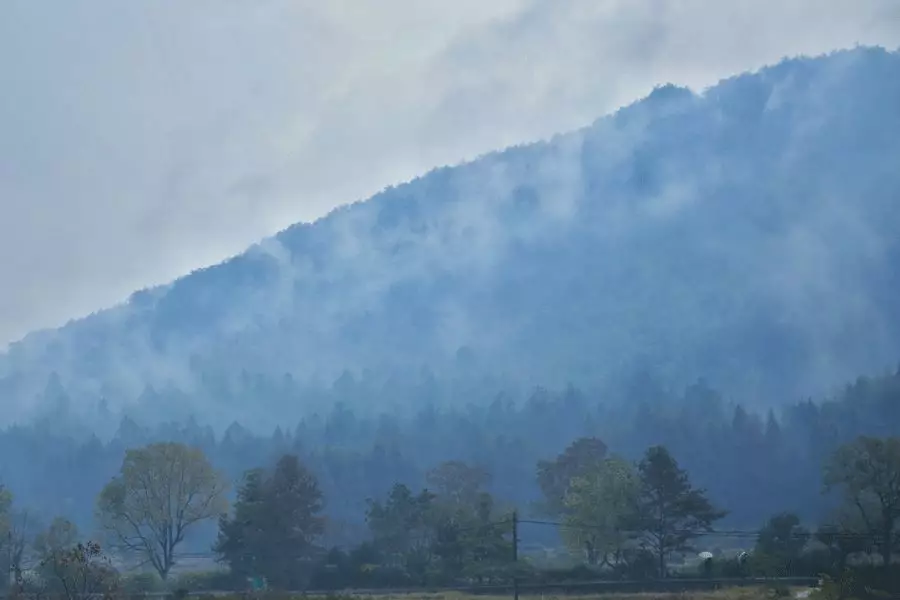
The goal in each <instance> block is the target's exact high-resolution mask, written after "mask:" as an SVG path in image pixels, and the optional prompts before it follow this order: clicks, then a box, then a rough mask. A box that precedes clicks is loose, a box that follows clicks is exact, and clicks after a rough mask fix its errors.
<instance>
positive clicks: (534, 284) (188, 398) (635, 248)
mask: <svg viewBox="0 0 900 600" xmlns="http://www.w3.org/2000/svg"><path fill="white" fill-rule="evenodd" d="M898 131H900V54H898V53H897V52H887V51H884V50H881V49H867V48H863V49H855V50H850V51H842V52H837V53H834V54H831V55H828V56H824V57H818V58H802V59H791V60H786V61H783V62H782V63H780V64H778V65H775V66H772V67H769V68H766V69H763V70H761V71H760V72H757V73H750V74H743V75H740V76H738V77H734V78H732V79H728V80H725V81H722V82H721V83H719V84H718V85H716V86H714V87H712V88H711V89H709V90H706V91H704V92H703V93H696V92H692V91H690V90H687V89H683V88H678V87H674V86H662V87H659V88H657V89H656V90H654V92H653V93H651V94H650V95H649V96H648V97H647V98H645V99H643V100H641V101H639V102H636V103H635V104H633V105H631V106H628V107H626V108H623V109H621V110H620V111H618V112H617V113H615V114H613V115H610V116H607V117H604V118H601V119H599V120H598V121H596V122H595V123H593V124H591V125H590V126H588V127H586V128H584V129H582V130H579V131H575V132H571V133H565V134H561V135H559V136H557V137H555V138H553V139H551V140H549V141H544V142H539V143H534V144H530V145H525V146H521V147H515V148H509V149H506V150H503V151H501V152H497V153H493V154H490V155H487V156H484V157H481V158H479V159H477V160H474V161H472V162H470V163H467V164H463V165H460V166H456V167H445V168H440V169H436V170H434V171H432V172H430V173H428V174H426V175H424V176H422V177H421V178H419V179H416V180H414V181H412V182H409V183H406V184H403V185H399V186H396V187H392V188H389V189H387V190H385V191H383V192H381V193H379V194H377V195H375V196H374V197H372V198H370V199H368V200H366V201H364V202H359V203H356V204H354V205H351V206H347V207H343V208H341V209H338V210H335V211H334V212H332V213H331V214H329V215H328V216H326V217H324V218H322V219H321V220H319V221H317V222H315V223H312V224H298V225H296V226H293V227H291V228H289V229H287V230H285V231H283V232H281V233H279V234H278V235H276V236H274V237H272V238H270V239H267V240H264V241H263V242H261V243H260V244H258V245H256V246H254V247H252V248H250V249H249V250H247V252H245V253H244V254H241V255H240V256H237V257H235V258H232V259H231V260H228V261H226V262H223V263H222V264H219V265H216V266H213V267H210V268H207V269H204V270H200V271H197V272H194V273H191V274H190V275H187V276H185V277H183V278H181V279H179V280H177V281H175V282H173V283H172V284H170V285H167V286H162V287H159V288H154V289H149V290H144V291H140V292H137V293H135V294H134V295H133V296H132V297H131V298H130V299H129V300H128V301H127V302H126V303H123V304H122V305H120V306H117V307H114V308H112V309H109V310H104V311H100V312H98V313H96V314H93V315H91V316H89V317H87V318H84V319H80V320H77V321H73V322H71V323H69V324H68V325H66V326H64V327H62V328H60V329H58V330H52V331H43V332H37V333H34V334H32V335H30V336H28V337H26V338H25V339H24V340H22V341H20V342H17V343H15V344H12V345H11V346H10V348H9V350H8V352H7V353H6V354H5V355H4V356H2V358H0V397H3V398H4V401H5V406H6V407H7V415H6V418H7V419H18V420H21V419H30V418H41V417H42V416H45V415H48V414H57V415H58V414H60V412H59V411H62V410H65V411H69V412H70V413H73V414H79V415H82V417H85V418H87V417H89V416H90V415H92V414H94V413H95V412H96V411H101V412H103V411H112V412H113V413H115V412H116V411H119V410H122V409H123V407H129V406H130V407H137V408H135V410H141V411H144V412H145V413H147V414H150V413H154V414H158V415H167V414H172V415H180V416H183V415H186V414H190V413H194V414H197V415H205V418H206V420H208V421H215V422H217V423H227V422H230V421H231V420H233V419H236V418H239V417H245V416H246V414H247V413H248V412H269V413H271V415H270V417H269V418H267V419H266V418H262V419H258V421H259V422H262V423H276V422H278V421H279V419H280V418H283V417H284V416H285V415H287V414H290V415H294V414H300V413H302V412H303V411H304V410H313V409H314V408H315V406H314V401H313V400H309V399H308V398H312V397H313V396H314V395H315V394H313V392H309V394H307V396H304V398H307V399H306V400H303V401H301V400H299V399H298V398H299V396H298V395H297V394H296V393H294V392H291V391H290V390H292V389H295V388H297V387H303V386H307V387H306V388H303V389H308V390H318V389H326V388H333V387H335V386H337V387H340V386H341V385H352V384H353V382H355V381H358V380H364V381H370V382H372V383H371V387H372V389H384V386H386V385H390V382H391V381H392V378H397V377H401V378H402V377H405V378H407V379H409V380H410V381H413V382H414V384H415V385H420V384H422V382H425V383H427V382H428V381H430V378H432V377H433V375H432V374H435V375H434V376H437V377H447V378H451V379H453V378H455V380H479V381H483V380H484V378H485V377H488V376H489V377H491V378H493V379H491V381H504V382H512V383H515V384H518V385H521V386H523V387H527V386H532V385H538V384H540V385H546V386H562V385H565V384H566V383H568V382H572V383H576V384H579V385H586V386H594V387H602V386H604V385H608V384H609V382H610V381H612V380H616V379H617V378H621V377H626V376H627V374H628V373H631V372H634V371H636V370H642V369H649V370H652V371H653V372H655V373H657V374H658V375H659V377H660V378H661V380H662V381H664V382H666V385H683V384H685V383H687V382H690V381H692V380H695V379H697V378H698V377H705V378H707V379H708V380H710V381H711V382H712V383H713V384H714V385H716V386H718V387H719V388H720V389H722V390H724V391H725V392H726V393H727V394H728V395H729V396H730V397H733V398H735V399H738V400H741V401H744V402H748V403H749V404H751V405H755V406H769V405H773V404H779V403H781V402H786V401H792V400H796V399H797V398H799V397H803V396H807V395H815V394H818V393H821V392H822V391H824V390H827V389H828V388H829V386H832V385H835V384H838V383H841V382H843V381H846V380H849V379H852V378H853V377H854V376H856V375H857V374H858V373H861V372H872V371H879V370H881V369H884V368H886V367H891V366H893V365H895V364H896V363H897V362H898V361H900V311H898V310H897V298H900V234H898V232H900V210H898V201H900V136H898V135H897V132H898ZM347 177H353V173H347ZM300 200H301V199H298V201H300ZM111 251H114V249H111ZM147 251H148V252H152V251H153V250H152V249H150V248H148V250H147ZM345 371H346V372H345ZM342 373H343V375H342ZM335 380H337V381H335ZM333 382H334V383H333ZM411 385H412V384H411ZM498 385H499V384H498ZM361 401H362V402H364V401H366V399H362V400H361ZM369 401H370V402H372V403H377V402H379V400H378V399H377V398H370V399H369ZM304 403H305V404H304ZM374 408H384V407H379V406H376V407H374ZM128 410H131V409H128ZM160 418H164V417H163V416H160ZM251 420H252V419H251ZM242 422H243V421H242Z"/></svg>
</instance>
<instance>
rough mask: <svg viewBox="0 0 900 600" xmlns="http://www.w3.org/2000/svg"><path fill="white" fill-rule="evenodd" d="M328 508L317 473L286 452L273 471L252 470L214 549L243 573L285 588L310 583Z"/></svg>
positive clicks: (221, 525) (235, 570) (222, 522)
mask: <svg viewBox="0 0 900 600" xmlns="http://www.w3.org/2000/svg"><path fill="white" fill-rule="evenodd" d="M323 509H324V500H323V496H322V492H321V490H320V489H319V483H318V481H317V480H316V477H315V476H314V475H313V474H312V473H311V472H310V471H309V470H308V469H307V468H306V467H305V466H304V465H303V464H302V463H301V462H300V460H299V459H298V458H297V457H296V456H295V455H292V454H286V455H284V456H282V457H281V458H280V459H279V460H278V462H277V463H276V465H275V468H274V470H273V471H272V472H271V473H266V472H265V471H262V470H259V469H257V470H253V471H250V472H248V473H247V475H246V477H245V479H244V484H243V485H242V486H241V489H240V490H239V491H238V499H237V502H236V503H235V507H234V515H233V516H232V518H230V519H229V518H227V517H222V518H221V519H220V521H219V537H218V539H217V541H216V544H215V546H214V547H213V549H214V551H215V552H216V553H217V554H218V555H219V557H220V560H222V561H223V562H227V563H228V564H229V566H230V567H231V569H232V572H233V573H234V574H235V575H237V576H243V577H259V576H262V577H265V578H266V581H267V582H268V583H269V584H270V585H272V586H273V587H275V588H279V589H292V588H296V587H304V586H305V585H306V583H307V582H308V577H309V575H310V572H311V565H312V561H313V560H314V559H315V558H316V557H317V556H318V555H319V554H320V552H321V548H320V547H319V545H318V541H319V538H320V537H321V536H322V534H323V533H324V531H325V519H324V517H323V516H322V514H321V513H322V510H323Z"/></svg>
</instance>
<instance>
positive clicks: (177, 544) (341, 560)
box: [0, 436, 900, 594]
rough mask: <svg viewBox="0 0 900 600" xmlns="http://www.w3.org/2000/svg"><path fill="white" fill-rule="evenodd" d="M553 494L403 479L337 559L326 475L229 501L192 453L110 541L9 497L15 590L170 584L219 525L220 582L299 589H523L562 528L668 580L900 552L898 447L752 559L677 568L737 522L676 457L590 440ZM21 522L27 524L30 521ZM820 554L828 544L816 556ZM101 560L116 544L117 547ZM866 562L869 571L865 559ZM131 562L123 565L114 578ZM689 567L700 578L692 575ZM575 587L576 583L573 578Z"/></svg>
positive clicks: (872, 459) (374, 504)
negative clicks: (534, 546) (37, 522)
mask: <svg viewBox="0 0 900 600" xmlns="http://www.w3.org/2000/svg"><path fill="white" fill-rule="evenodd" d="M534 476H535V478H536V481H537V483H538V487H539V488H540V490H541V497H540V499H539V501H537V502H535V503H534V504H533V505H531V506H515V505H513V504H510V503H507V502H504V501H502V500H500V499H497V498H495V497H494V496H493V495H492V494H491V493H490V492H489V491H487V490H486V486H487V484H488V482H489V481H490V479H491V475H490V473H489V472H488V471H486V470H485V469H483V468H481V467H479V466H477V465H471V464H467V463H465V462H462V461H446V462H444V463H442V464H439V465H438V466H436V467H435V468H433V469H431V470H430V471H429V472H428V475H427V478H426V479H427V485H426V486H425V487H423V488H422V489H419V490H415V489H411V488H410V487H408V486H407V485H405V484H403V483H394V484H393V485H392V487H391V488H390V490H389V492H388V493H387V494H385V495H384V496H383V497H381V498H370V499H369V500H368V501H367V507H366V510H365V515H364V520H365V522H366V524H367V528H368V532H367V535H366V536H365V539H364V540H362V541H361V542H359V543H357V544H354V545H351V546H348V547H337V546H332V547H329V546H328V545H327V543H326V539H325V533H326V531H327V529H328V527H329V525H330V523H329V519H328V517H327V514H326V512H325V507H326V498H325V496H324V494H323V492H322V490H321V488H320V485H319V482H318V480H317V477H316V476H315V474H314V473H313V472H312V471H311V470H310V469H309V468H308V467H307V466H306V465H305V464H304V463H303V461H302V460H301V459H300V458H299V457H298V456H297V455H295V454H284V455H283V456H281V457H280V458H279V459H278V460H277V461H275V463H274V465H271V466H268V467H260V468H254V469H250V470H248V471H247V472H246V473H244V475H243V477H242V478H241V480H240V481H239V484H238V486H237V490H236V496H235V498H234V501H233V502H231V503H230V506H229V502H228V493H227V491H228V488H229V480H228V477H227V476H226V475H225V474H223V473H222V472H221V471H219V470H217V469H216V468H215V467H214V466H213V464H212V463H211V462H210V460H209V459H208V457H207V456H206V455H205V454H204V453H203V451H202V450H201V449H199V448H197V447H191V446H190V445H187V444H183V443H178V442H159V443H152V444H149V445H146V446H143V447H140V448H135V449H131V450H128V451H127V453H126V455H125V458H124V460H123V462H122V464H121V465H120V469H119V472H118V473H117V474H116V475H115V476H114V477H113V478H111V480H110V481H108V482H107V483H106V485H105V486H104V487H103V489H102V491H101V492H100V494H99V495H98V497H97V499H96V503H95V516H96V520H97V523H98V525H99V532H98V533H97V534H96V535H92V536H87V537H85V536H82V535H81V534H79V532H78V529H77V527H76V526H75V525H74V524H72V523H71V522H70V521H68V520H66V519H65V518H62V517H60V518H57V519H56V520H54V521H53V523H52V524H51V525H50V526H49V527H48V528H47V529H46V530H42V531H36V532H35V531H29V529H28V528H27V526H24V525H23V523H22V521H21V519H18V520H17V518H16V516H15V515H16V514H17V513H16V511H15V510H14V502H13V497H12V495H11V493H10V492H9V491H8V490H6V489H5V488H4V489H3V492H2V495H0V499H2V504H0V511H2V527H3V528H4V529H5V530H6V534H7V535H6V536H4V537H5V538H6V539H7V542H6V543H7V544H8V546H7V547H6V548H5V550H6V551H7V552H6V553H5V554H7V556H8V560H9V561H10V564H9V565H8V566H9V571H8V572H9V573H10V581H9V585H10V587H11V589H14V590H27V589H30V588H34V587H35V586H37V587H41V586H43V587H44V588H48V587H53V588H54V589H56V590H57V591H60V592H64V593H66V594H70V592H71V591H72V590H82V592H81V593H86V592H85V590H88V591H90V590H93V591H94V592H96V591H97V590H107V591H108V590H109V589H111V587H112V586H114V585H119V584H121V578H120V577H119V574H120V573H119V571H120V570H121V569H125V570H127V569H129V568H133V565H137V566H138V567H145V568H146V569H149V570H150V571H151V572H154V573H155V574H156V576H158V578H159V579H160V580H162V581H166V580H168V579H170V577H171V576H172V573H173V569H174V568H175V567H176V566H177V565H178V561H179V556H180V550H182V549H183V545H184V541H185V539H186V538H187V537H188V536H189V535H190V533H191V532H192V530H194V529H196V528H198V527H200V526H201V525H202V524H203V523H204V522H216V523H217V525H218V534H217V538H216V540H215V542H214V543H213V544H212V547H211V548H210V555H211V556H214V557H215V558H216V560H217V561H218V562H220V563H221V564H223V565H224V566H226V567H227V570H226V571H223V572H221V573H217V574H216V575H215V578H216V580H215V582H212V581H209V582H207V584H206V585H214V584H217V585H218V586H221V587H230V588H242V587H244V586H246V585H251V586H254V585H260V582H263V583H264V585H266V586H269V587H273V588H277V589H285V590H298V589H308V588H310V587H317V588H350V587H378V586H404V585H405V586H424V585H452V584H461V583H465V584H490V583H496V582H503V581H508V580H509V579H510V578H511V577H514V576H515V577H517V578H525V579H528V578H531V579H540V578H547V577H551V576H553V575H552V573H553V569H552V568H551V565H548V564H547V563H546V562H544V563H542V562H541V561H540V560H538V559H536V558H534V557H529V556H523V557H522V560H513V556H514V553H513V545H514V544H516V543H517V541H518V538H514V537H513V536H514V531H515V527H516V525H518V524H525V523H533V524H552V525H554V526H555V527H557V528H558V530H559V532H560V534H561V537H562V540H563V542H564V544H565V546H566V548H567V549H568V557H569V561H568V566H569V567H570V568H571V567H572V566H576V565H580V568H581V569H583V572H582V575H581V576H586V575H585V573H587V576H591V577H606V578H618V579H625V578H666V577H670V576H679V575H684V574H685V573H688V574H691V575H697V574H698V573H699V574H701V575H711V574H712V573H713V572H714V571H716V570H718V571H722V572H726V573H728V574H731V575H736V576H740V575H744V576H746V575H749V574H764V575H776V574H787V573H797V572H799V571H801V570H802V569H804V568H805V569H806V570H807V571H806V572H807V573H811V574H819V573H823V572H833V573H836V574H841V573H844V572H845V571H846V570H847V569H848V568H850V567H852V566H853V565H854V564H858V563H859V560H860V558H863V559H867V560H868V561H869V562H870V563H871V562H872V560H873V557H876V556H877V557H880V560H881V564H882V566H883V567H884V568H883V570H884V571H885V572H887V571H888V569H889V567H890V565H891V558H892V556H893V554H894V551H895V549H896V548H897V544H898V543H900V527H898V520H900V438H897V437H888V438H878V437H866V436H861V437H859V438H857V439H855V440H853V441H851V442H849V443H846V444H844V445H842V446H840V447H839V448H838V449H837V450H836V451H835V452H834V453H833V454H832V455H831V456H830V458H829V459H828V461H827V462H826V464H825V465H824V468H823V472H822V486H823V487H822V489H823V491H824V492H825V493H828V494H831V495H833V496H834V498H835V499H836V500H837V502H836V503H835V504H834V511H833V513H832V514H831V516H830V518H829V519H827V520H826V521H824V522H822V523H820V524H818V527H816V529H815V531H811V530H810V529H807V528H806V527H804V525H803V523H802V522H801V520H800V518H799V517H798V516H797V515H795V514H791V513H789V512H780V513H778V514H775V515H773V516H771V518H769V519H768V520H767V522H766V523H765V524H764V525H763V526H762V528H761V529H759V531H758V532H755V535H754V537H755V539H754V543H755V545H754V547H753V548H752V550H751V551H750V552H744V553H742V554H739V555H734V556H722V555H719V556H717V555H716V553H715V552H708V553H707V554H701V555H699V559H700V560H699V561H695V564H690V562H689V563H688V564H687V566H684V565H683V564H682V563H680V562H679V561H678V560H677V559H678V558H679V557H681V558H684V557H688V558H690V557H692V556H695V555H696V553H697V551H698V550H700V549H702V548H706V549H707V550H710V549H713V550H714V547H713V546H711V545H710V543H709V541H708V539H710V538H715V537H716V536H720V537H721V536H726V537H727V536H728V535H729V532H728V531H727V530H725V529H722V528H720V527H717V524H719V523H721V521H722V520H723V518H724V517H725V516H726V515H727V510H726V509H725V508H723V507H721V506H718V505H716V504H715V503H714V502H713V501H712V500H711V499H710V498H709V496H708V493H707V491H706V490H705V489H703V488H701V487H698V486H697V485H695V483H694V482H692V481H691V477H690V476H689V474H688V472H687V471H686V470H685V469H684V468H683V467H682V466H681V465H680V464H679V462H678V461H677V460H676V458H675V457H674V456H673V455H672V453H671V452H670V451H669V450H668V449H667V448H666V447H664V446H652V447H650V448H648V449H647V450H646V451H645V452H644V453H643V456H642V457H641V458H640V460H638V461H629V460H626V459H624V458H622V457H621V456H620V455H617V454H615V453H613V452H611V451H610V450H609V448H608V447H607V445H606V444H605V443H604V442H603V441H602V440H600V439H598V438H595V437H582V438H578V439H576V440H574V441H573V442H572V443H571V444H569V445H568V446H567V447H566V448H565V449H564V451H563V452H561V453H560V454H558V455H557V456H555V457H554V458H552V459H547V460H542V461H540V462H538V464H537V465H536V468H535V471H534ZM18 514H19V515H21V514H23V513H18ZM812 542H815V543H816V544H815V547H812ZM101 548H102V549H101ZM854 561H856V562H854ZM114 565H115V566H114ZM685 569H687V571H686V570H685ZM567 576H569V577H572V576H574V575H573V573H572V572H571V570H570V571H569V572H568V575H567Z"/></svg>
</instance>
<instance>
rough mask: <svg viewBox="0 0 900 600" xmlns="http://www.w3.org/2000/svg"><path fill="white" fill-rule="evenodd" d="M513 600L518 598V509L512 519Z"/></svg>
mask: <svg viewBox="0 0 900 600" xmlns="http://www.w3.org/2000/svg"><path fill="white" fill-rule="evenodd" d="M512 559H513V600H519V511H516V510H514V511H513V519H512Z"/></svg>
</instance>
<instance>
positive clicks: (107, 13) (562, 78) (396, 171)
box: [0, 0, 900, 342]
mask: <svg viewBox="0 0 900 600" xmlns="http://www.w3.org/2000/svg"><path fill="white" fill-rule="evenodd" d="M0 10H2V13H0V72H2V73H3V74H4V80H3V88H4V94H3V98H2V100H0V131H3V135H2V136H0V174H2V176H0V215H2V218H0V252H2V254H3V256H4V257H5V259H4V261H2V264H0V280H2V281H3V282H4V289H5V290H13V292H12V293H4V294H3V295H2V299H0V340H2V341H4V342H5V341H11V340H14V339H17V338H19V337H21V336H22V335H24V334H25V333H27V332H28V331H30V330H33V329H38V328H43V327H49V326H55V325H58V324H61V323H63V322H64V321H66V320H68V319H69V318H72V317H77V316H81V315H84V314H87V313H89V312H92V311H94V310H97V309H99V308H102V307H105V306H110V305H112V304H115V303H116V302H118V301H120V300H122V299H124V298H125V297H127V296H128V294H130V293H131V292H132V291H134V290H135V289H138V288H141V287H145V286H147V285H150V284H156V283H164V282H167V281H170V280H172V279H174V278H175V277H177V276H179V275H182V274H184V273H186V272H188V271H189V270H191V269H194V268H197V267H200V266H204V265H209V264H213V263H216V262H218V261H219V260H221V259H223V258H225V257H227V256H229V255H233V254H236V253H238V252H240V251H242V250H243V249H244V248H246V247H247V246H248V245H250V244H252V243H254V242H256V241H258V240H259V239H261V238H263V237H265V236H266V235H270V234H272V233H275V232H276V231H278V230H280V229H282V228H284V227H286V226H288V225H290V224H291V223H294V222H296V221H304V220H312V219H315V218H317V217H319V216H322V215H323V214H325V213H326V212H327V211H328V210H330V209H332V208H333V207H335V206H338V205H341V204H343V203H347V202H352V201H355V200H359V199H362V198H365V197H367V196H369V195H370V194H372V193H374V192H376V191H377V190H378V189H380V188H382V187H384V186H385V185H388V184H394V183H399V182H402V181H405V180H408V179H411V178H413V177H415V176H417V175H420V174H421V173H423V172H425V171H427V170H428V169H429V168H432V167H434V166H437V165H443V164H453V163H457V162H459V161H460V160H463V159H470V158H474V157H475V156H477V155H479V154H481V153H484V152H487V151H491V150H495V149H499V148H503V147H505V146H508V145H510V144H514V143H521V142H528V141H532V140H534V139H539V138H542V137H547V136H550V135H552V134H554V133H557V132H560V131H565V130H570V129H573V128H576V127H579V126H582V125H584V124H586V123H589V122H590V121H592V120H593V119H595V118H596V117H598V116H600V115H602V114H605V113H607V112H609V111H611V110H613V109H615V108H616V107H618V106H621V105H623V104H626V103H628V102H630V101H633V100H634V99H636V98H638V97H640V96H643V95H644V94H646V93H647V92H648V91H649V90H650V89H651V88H652V87H653V86H654V85H657V84H662V83H667V82H674V83H678V84H685V85H690V86H693V87H694V88H695V89H700V88H702V87H704V86H706V85H709V84H712V83H714V82H715V81H717V80H718V79H719V78H721V77H724V76H728V75H731V74H734V73H738V72H740V71H744V70H747V69H752V68H757V67H759V66H762V65H763V64H767V63H772V62H775V61H777V60H778V59H780V58H781V57H782V56H790V55H796V54H798V53H806V54H817V53H820V52H824V51H828V50H831V49H834V48H838V47H846V46H851V45H853V44H855V43H864V44H882V45H885V46H887V47H889V48H891V47H897V45H898V44H900V34H898V16H897V7H896V3H895V2H892V1H891V0H860V1H850V0H847V1H841V0H829V1H827V2H823V1H820V0H800V1H796V2H790V3H786V2H777V1H754V2H750V1H747V2H744V1H739V2H726V3H722V2H712V1H709V2H701V1H694V2H677V3H665V2H656V1H652V0H639V1H634V0H621V1H607V2H601V3H595V4H592V5H591V6H587V5H585V4H584V3H581V2H573V1H563V2H559V1H555V0H550V1H534V0H532V1H528V0H504V1H496V2H490V3H487V4H486V3H482V2H455V3H453V5H452V6H450V5H447V4H446V3H441V2H408V1H399V0H398V1H389V2H380V3H378V6H377V8H376V7H375V6H374V5H373V6H371V7H366V6H360V5H359V4H357V3H351V2H329V3H327V4H323V3H320V2H295V1H280V0H278V1H271V2H265V3H255V4H254V5H253V6H252V7H248V6H247V5H246V4H243V3H236V2H191V3H184V2H176V1H163V2H152V3H151V2H128V3H122V2H113V1H102V0H88V1H85V2H77V3H72V2H50V3H35V2H29V1H28V0H12V1H10V2H5V3H4V4H3V7H2V9H0ZM483 243H489V242H486V241H484V240H483Z"/></svg>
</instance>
